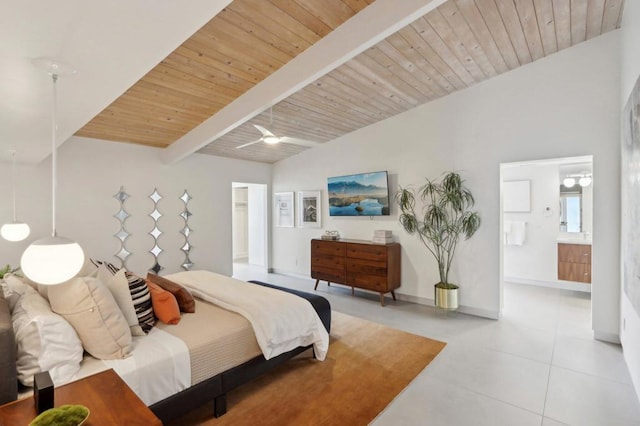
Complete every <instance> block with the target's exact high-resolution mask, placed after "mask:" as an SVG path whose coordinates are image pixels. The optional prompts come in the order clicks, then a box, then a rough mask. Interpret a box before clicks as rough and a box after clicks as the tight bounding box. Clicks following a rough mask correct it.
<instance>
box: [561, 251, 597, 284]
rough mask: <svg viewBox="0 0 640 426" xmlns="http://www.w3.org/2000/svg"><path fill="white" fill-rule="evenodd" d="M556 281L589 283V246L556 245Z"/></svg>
mask: <svg viewBox="0 0 640 426" xmlns="http://www.w3.org/2000/svg"><path fill="white" fill-rule="evenodd" d="M558 279H559V280H565V281H575V282H581V283H586V284H590V283H591V244H567V243H558Z"/></svg>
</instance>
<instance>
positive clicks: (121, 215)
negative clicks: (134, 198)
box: [113, 186, 131, 268]
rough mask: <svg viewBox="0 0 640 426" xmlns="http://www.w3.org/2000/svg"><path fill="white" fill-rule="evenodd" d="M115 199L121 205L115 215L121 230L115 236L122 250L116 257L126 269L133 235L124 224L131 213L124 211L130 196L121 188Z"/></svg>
mask: <svg viewBox="0 0 640 426" xmlns="http://www.w3.org/2000/svg"><path fill="white" fill-rule="evenodd" d="M113 198H115V199H116V200H118V202H119V203H120V209H119V210H118V212H117V213H116V214H114V215H113V217H115V218H116V220H117V221H118V223H119V224H120V229H119V230H118V232H116V233H115V234H113V236H114V237H116V238H117V239H118V240H120V249H119V250H118V252H117V253H116V254H115V256H116V257H117V258H118V259H120V266H121V267H122V268H124V267H126V265H125V263H126V261H127V257H129V255H130V254H131V253H130V252H129V251H128V250H127V248H126V242H127V238H129V236H131V234H130V233H129V232H128V231H127V228H126V227H125V224H124V222H125V221H126V220H127V218H128V217H129V213H127V211H126V210H125V209H124V202H125V201H127V198H129V194H127V193H126V192H125V190H124V187H122V186H121V187H120V190H119V191H118V192H116V193H115V195H114V196H113Z"/></svg>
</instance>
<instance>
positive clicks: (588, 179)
mask: <svg viewBox="0 0 640 426" xmlns="http://www.w3.org/2000/svg"><path fill="white" fill-rule="evenodd" d="M591 181H592V179H591V176H589V175H585V176H582V177H581V178H580V179H579V180H578V184H579V185H580V186H582V187H585V186H589V185H590V184H591Z"/></svg>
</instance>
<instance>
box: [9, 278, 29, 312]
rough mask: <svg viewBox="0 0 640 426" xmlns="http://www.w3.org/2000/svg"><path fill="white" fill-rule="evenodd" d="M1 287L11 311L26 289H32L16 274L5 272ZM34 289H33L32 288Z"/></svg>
mask: <svg viewBox="0 0 640 426" xmlns="http://www.w3.org/2000/svg"><path fill="white" fill-rule="evenodd" d="M2 289H3V291H4V298H5V299H7V302H9V310H10V311H11V312H12V313H13V310H14V308H15V306H16V304H17V303H18V300H20V298H21V297H22V296H24V295H25V294H26V293H27V291H29V290H33V288H32V287H31V286H29V285H28V284H27V283H25V282H24V281H22V279H21V278H19V277H18V276H16V275H13V274H6V275H5V276H4V282H3V284H2ZM34 291H35V290H34Z"/></svg>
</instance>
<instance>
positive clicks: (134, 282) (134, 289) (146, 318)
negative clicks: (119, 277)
mask: <svg viewBox="0 0 640 426" xmlns="http://www.w3.org/2000/svg"><path fill="white" fill-rule="evenodd" d="M125 276H126V277H127V282H128V283H129V291H130V292H131V299H132V300H133V307H134V308H135V310H136V316H137V317H138V324H140V327H141V328H142V331H144V332H145V333H148V332H149V331H150V330H151V328H153V326H154V324H155V322H156V319H155V316H154V314H153V305H152V304H151V294H150V293H149V287H147V283H146V281H145V280H144V278H142V277H139V276H137V275H135V274H132V273H131V272H125Z"/></svg>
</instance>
